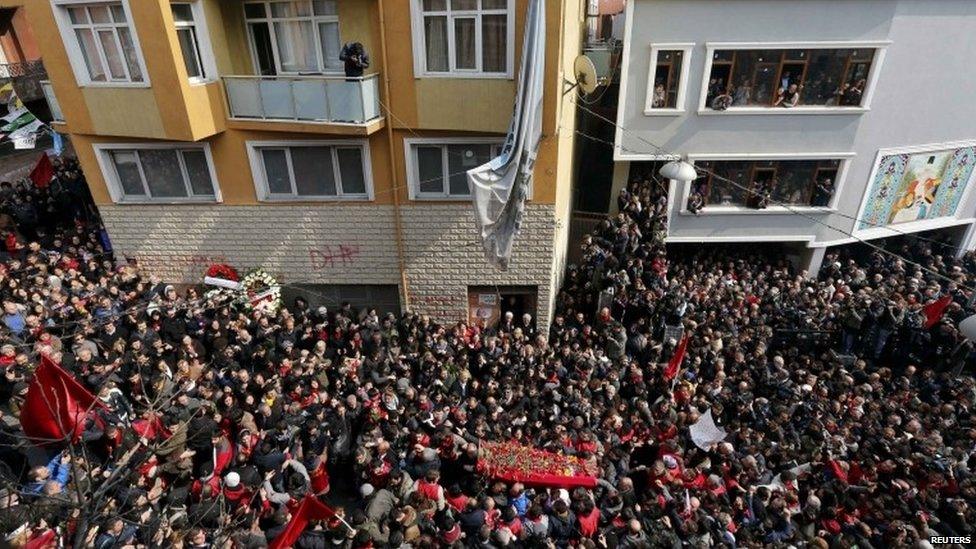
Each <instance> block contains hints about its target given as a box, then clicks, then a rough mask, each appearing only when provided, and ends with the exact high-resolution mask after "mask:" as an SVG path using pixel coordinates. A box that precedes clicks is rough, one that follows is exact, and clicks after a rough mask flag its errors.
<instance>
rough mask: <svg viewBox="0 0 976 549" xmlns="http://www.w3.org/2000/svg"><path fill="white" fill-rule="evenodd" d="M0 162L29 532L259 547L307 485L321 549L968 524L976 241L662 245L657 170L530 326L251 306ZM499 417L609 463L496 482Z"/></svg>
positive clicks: (844, 533) (861, 540)
mask: <svg viewBox="0 0 976 549" xmlns="http://www.w3.org/2000/svg"><path fill="white" fill-rule="evenodd" d="M57 168H58V178H67V177H69V176H70V174H71V173H72V171H73V169H74V168H73V166H71V165H70V164H68V163H66V164H59V165H58V167H57ZM2 187H3V189H4V192H5V194H4V197H3V200H4V207H5V208H6V209H7V210H8V211H10V212H11V215H12V216H13V217H14V218H15V220H16V221H17V222H18V224H20V227H21V230H20V232H19V233H16V232H11V233H10V235H11V236H7V245H6V247H5V251H6V255H5V257H4V262H3V264H4V269H3V271H2V273H0V281H2V288H0V293H2V298H3V308H4V317H3V322H2V326H0V330H2V341H3V347H2V349H0V366H2V367H3V374H4V375H3V377H2V381H0V395H2V397H0V398H2V400H3V401H4V402H5V403H6V405H5V406H4V407H3V409H2V413H0V438H2V440H0V456H2V463H3V464H4V468H3V469H4V471H3V473H4V474H3V477H4V478H3V479H2V480H3V483H4V485H3V489H2V491H0V531H2V532H4V533H8V534H10V535H9V536H8V540H9V541H11V543H13V544H14V545H15V546H21V547H23V546H25V545H26V544H28V543H45V542H46V540H49V539H53V538H57V539H61V540H64V543H65V544H66V545H73V546H75V547H95V548H97V549H108V548H117V547H138V546H145V547H184V548H204V547H241V548H245V547H248V548H250V547H255V548H256V547H265V546H266V545H267V544H269V543H273V541H274V540H275V538H276V537H277V536H278V535H280V534H281V533H282V532H283V531H285V529H286V525H287V524H288V523H289V520H290V519H291V518H292V513H293V512H294V511H295V509H296V507H295V504H296V503H297V502H298V501H300V500H302V499H303V498H305V497H307V496H312V497H317V498H320V499H321V500H322V501H324V502H326V503H328V504H329V505H330V506H331V507H332V508H333V509H335V510H336V512H337V513H338V515H337V516H336V517H333V518H329V519H326V520H321V521H313V522H312V523H311V524H310V525H309V526H308V528H307V529H306V530H305V531H304V532H303V533H302V535H301V537H300V538H299V539H298V540H297V542H296V543H295V547H298V548H301V549H312V548H322V547H345V548H365V547H394V548H397V547H418V548H422V547H472V548H474V547H486V548H488V547H506V546H509V547H542V546H550V547H567V546H570V545H574V546H580V547H621V548H634V549H637V548H652V547H653V548H657V547H674V548H676V549H677V548H679V547H714V546H727V547H788V546H795V547H816V548H825V549H826V548H835V547H836V548H849V547H855V546H856V547H859V548H868V547H875V548H881V547H927V546H929V545H928V539H929V538H930V536H934V535H941V536H968V535H971V534H972V530H973V529H974V525H976V516H974V515H976V514H974V510H973V505H974V504H976V502H974V498H976V483H974V477H973V475H972V470H973V467H974V466H976V462H974V459H976V421H974V415H973V402H974V398H976V386H974V383H973V378H972V377H971V373H972V365H973V350H972V345H971V344H970V343H969V342H968V341H965V340H964V338H963V337H962V336H961V335H960V334H959V333H958V331H957V328H956V324H957V322H958V321H959V320H961V319H962V318H963V317H965V316H966V315H967V314H968V313H967V310H968V308H967V302H968V300H969V298H970V297H971V293H970V291H969V290H968V289H967V288H968V287H972V286H973V285H974V284H976V281H974V277H976V265H974V262H973V258H972V257H971V256H967V257H965V258H963V259H955V258H954V257H953V255H952V253H951V251H948V250H946V249H942V248H941V247H940V246H939V245H937V244H935V243H932V242H928V241H920V242H916V243H914V244H910V245H906V246H905V247H904V248H899V249H897V250H896V251H897V252H898V254H900V255H902V256H904V257H908V258H910V259H911V262H909V261H906V260H902V259H897V258H895V257H893V256H890V255H885V254H880V253H873V254H862V255H861V256H854V255H851V256H848V255H842V254H841V253H840V252H831V253H830V254H828V256H827V258H826V260H825V262H824V265H825V266H824V268H823V271H822V272H821V273H819V276H815V277H810V276H805V275H806V273H798V272H795V271H794V270H793V268H791V267H790V265H789V264H788V263H787V262H786V261H784V260H781V259H777V258H775V257H769V256H761V255H740V256H738V257H735V256H731V255H723V254H721V253H719V252H715V251H712V252H709V253H700V254H687V255H686V256H682V257H681V258H671V260H670V261H669V257H668V256H667V254H666V253H665V246H664V236H665V232H664V231H665V229H664V227H665V226H666V223H665V221H666V220H665V216H666V205H667V204H666V197H664V196H662V195H661V194H660V193H659V192H658V191H657V189H659V188H660V187H658V186H656V185H654V184H653V182H651V181H641V180H637V181H634V182H632V184H631V185H630V187H629V188H628V189H626V190H624V191H623V192H622V193H621V195H620V197H619V207H620V213H619V215H616V216H613V217H611V218H608V219H607V220H606V221H604V222H603V223H602V224H601V225H600V226H599V227H598V229H597V230H596V231H595V232H594V233H593V234H592V235H590V236H588V237H586V238H585V239H584V242H583V243H582V244H581V245H582V253H583V258H584V259H583V261H582V262H581V263H580V264H579V265H577V266H571V267H570V268H569V270H568V272H567V275H566V281H565V284H564V287H563V289H562V291H561V292H560V294H559V296H558V304H557V311H556V314H555V315H554V319H553V322H552V323H551V325H550V326H549V327H548V331H545V330H542V331H537V326H536V324H535V322H534V319H533V318H532V317H531V316H528V315H526V316H523V317H522V318H515V317H514V316H513V315H505V316H504V317H503V320H502V321H501V322H500V323H499V325H498V326H471V325H467V324H465V323H464V322H458V323H456V324H438V323H436V322H432V321H431V320H430V319H429V318H427V317H425V316H422V315H416V314H411V313H406V314H403V315H401V316H399V317H395V316H393V315H389V314H388V315H381V314H378V313H377V311H375V310H373V309H366V310H362V311H359V310H355V309H353V308H352V307H351V306H348V305H344V306H341V307H338V308H335V310H332V309H327V308H326V307H315V306H311V307H310V306H309V305H308V303H306V302H305V301H303V300H296V301H295V302H294V303H289V304H287V306H286V307H284V308H282V309H280V311H278V312H277V313H275V314H262V313H261V312H253V311H252V312H245V311H239V310H237V309H235V307H234V306H232V305H228V304H226V303H223V302H220V301H218V300H216V299H215V298H208V297H207V296H205V295H204V294H203V293H202V292H201V291H200V290H199V289H195V288H189V289H187V290H185V291H183V292H179V291H177V290H176V289H175V288H174V287H173V286H168V285H166V284H164V283H162V282H161V281H160V280H158V279H157V278H155V277H154V276H153V275H152V274H151V273H145V272H143V271H140V270H139V269H138V267H137V266H135V265H130V264H116V263H115V262H114V261H113V260H112V259H111V257H110V255H109V254H108V253H107V252H108V250H107V249H106V245H107V242H106V241H105V240H104V238H101V237H100V236H99V234H100V233H99V232H98V231H97V225H95V224H94V223H95V222H94V221H93V220H92V218H91V217H90V213H91V212H90V211H89V209H88V208H80V209H79V208H77V207H73V206H71V205H70V204H67V205H66V207H63V208H62V210H63V211H62V212H60V216H61V217H58V218H57V219H62V220H66V221H64V222H60V223H55V222H53V221H47V222H46V221H45V219H46V218H47V216H45V215H39V216H37V217H36V219H35V222H33V223H28V224H27V225H25V224H24V220H27V221H30V219H29V216H28V217H25V216H21V215H18V214H17V213H16V212H17V211H18V208H21V207H22V204H24V203H33V204H34V206H35V209H40V210H43V209H44V208H45V207H49V208H57V203H58V202H57V200H56V199H55V198H53V197H52V195H53V191H50V190H47V189H44V190H39V189H35V188H31V187H28V186H24V185H20V186H17V187H9V186H7V185H6V184H4V185H2ZM920 266H921V267H920ZM922 267H924V268H922ZM933 273H939V276H936V274H933ZM950 280H951V281H950ZM942 295H950V296H952V298H953V300H954V302H953V304H952V305H950V306H949V308H948V310H947V311H946V313H945V315H944V316H943V317H942V319H941V321H940V322H938V323H937V324H936V325H935V326H933V327H931V328H929V329H926V328H925V327H924V326H925V322H924V319H923V318H922V317H923V316H924V315H923V314H922V312H921V308H922V306H923V305H925V304H927V303H929V302H932V301H934V300H935V299H936V298H938V297H940V296H942ZM803 334H814V335H816V337H819V338H821V339H819V340H816V341H817V342H816V344H813V345H811V344H810V343H809V340H805V339H802V338H801V337H800V336H801V335H803ZM685 336H687V337H688V344H687V350H686V355H685V359H684V362H683V365H682V367H681V369H680V370H679V372H678V374H677V376H676V377H674V379H667V377H666V376H665V375H664V368H665V364H667V363H668V362H669V360H670V359H671V357H672V356H673V355H674V353H675V352H676V348H677V347H678V346H679V342H680V341H681V339H682V338H684V337H685ZM41 354H47V355H49V356H50V357H51V358H52V359H54V360H55V361H56V362H58V363H60V364H61V366H62V367H63V368H64V369H65V370H67V371H68V372H70V373H71V374H72V375H73V376H74V377H75V378H76V379H77V380H78V381H79V382H81V384H82V385H84V386H85V387H86V388H87V389H89V390H90V391H91V392H92V393H93V394H95V395H97V397H98V399H99V401H100V402H101V403H102V406H99V407H98V408H97V409H95V411H93V412H92V414H90V416H89V418H88V419H87V420H86V424H85V425H84V432H83V433H82V434H81V437H80V439H79V440H78V441H77V442H75V443H74V444H70V445H69V444H66V443H61V444H53V445H52V444H48V445H46V446H40V447H39V446H37V445H34V444H31V442H29V441H27V440H26V439H25V437H24V435H23V433H22V432H21V419H22V418H20V417H19V412H20V408H21V406H22V405H23V402H24V396H25V394H26V392H27V390H28V382H29V380H30V378H31V372H32V370H33V369H34V368H36V367H37V364H38V359H37V357H38V356H39V355H41ZM709 410H711V414H712V417H713V418H714V419H715V421H716V423H717V424H718V426H719V427H720V428H722V429H724V430H725V431H726V432H727V433H728V436H727V437H726V438H725V440H723V441H721V442H718V443H714V444H711V445H709V446H707V447H705V448H700V447H698V446H697V445H696V444H695V443H693V441H692V440H691V438H690V435H689V427H690V426H691V425H693V424H694V423H695V422H696V421H698V419H699V418H700V417H701V416H702V415H703V414H705V413H706V412H707V411H709ZM484 440H492V441H511V442H514V443H518V444H522V445H525V446H529V447H533V448H538V449H544V450H550V451H553V452H559V453H563V454H570V455H574V456H576V457H578V458H579V459H580V460H582V461H584V462H587V463H589V464H590V465H592V466H593V467H594V468H596V469H597V470H599V471H600V472H601V473H600V475H599V477H600V478H599V481H598V484H597V486H596V487H595V488H593V489H587V488H575V489H561V488H543V487H540V486H525V485H523V484H521V483H506V482H501V481H497V480H493V479H490V478H485V477H483V476H482V475H481V474H480V473H479V471H478V468H477V462H478V457H479V443H480V442H481V441H484ZM31 540H33V541H31ZM36 546H43V545H36Z"/></svg>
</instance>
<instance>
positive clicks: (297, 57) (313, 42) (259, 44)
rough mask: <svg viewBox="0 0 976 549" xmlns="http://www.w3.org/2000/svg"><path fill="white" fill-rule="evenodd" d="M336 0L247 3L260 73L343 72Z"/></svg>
mask: <svg viewBox="0 0 976 549" xmlns="http://www.w3.org/2000/svg"><path fill="white" fill-rule="evenodd" d="M336 4H337V2H336V0H290V1H288V0H285V1H275V2H271V1H260V2H248V3H246V4H244V17H245V19H246V21H247V28H248V34H249V36H250V40H251V47H252V48H253V51H254V54H255V55H254V59H255V62H256V63H257V67H256V68H257V70H258V71H259V72H260V73H261V74H262V75H266V76H267V75H275V74H281V73H321V72H341V71H342V67H343V64H342V62H341V61H339V53H340V52H341V50H342V42H341V41H340V39H339V12H338V8H337V6H336Z"/></svg>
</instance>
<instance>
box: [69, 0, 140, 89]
mask: <svg viewBox="0 0 976 549" xmlns="http://www.w3.org/2000/svg"><path fill="white" fill-rule="evenodd" d="M58 16H59V25H61V26H62V31H63V32H62V35H63V36H65V46H66V47H67V48H68V52H69V56H70V57H71V60H72V65H73V66H74V67H75V73H76V75H77V76H78V79H79V81H80V82H81V83H83V84H91V83H126V82H135V83H142V82H144V81H145V77H144V70H143V68H144V65H143V61H142V58H141V56H140V54H139V48H138V45H137V42H136V37H135V32H134V31H133V30H132V28H131V25H130V23H129V19H128V13H127V10H126V8H125V6H124V4H123V3H122V2H93V3H87V4H76V3H71V4H63V5H59V6H58ZM69 36H71V37H73V38H69Z"/></svg>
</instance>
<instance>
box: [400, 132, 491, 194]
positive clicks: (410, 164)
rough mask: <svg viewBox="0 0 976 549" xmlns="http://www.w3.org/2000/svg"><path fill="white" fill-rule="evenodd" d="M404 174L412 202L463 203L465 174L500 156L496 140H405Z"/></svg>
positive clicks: (465, 186)
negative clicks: (406, 175) (423, 200)
mask: <svg viewBox="0 0 976 549" xmlns="http://www.w3.org/2000/svg"><path fill="white" fill-rule="evenodd" d="M406 147H407V154H408V157H407V171H408V182H409V184H410V198H411V199H430V198H446V199H455V198H458V199H466V198H470V197H471V192H470V190H469V189H468V173H467V172H468V170H470V169H471V168H476V167H478V166H480V165H482V164H484V163H486V162H488V161H489V160H491V159H492V158H494V157H496V156H498V155H499V154H500V152H501V148H502V142H501V141H499V140H497V139H495V138H488V139H483V140H477V141H471V140H464V141H458V142H453V141H450V142H445V141H444V140H440V141H439V142H437V141H436V140H435V141H428V140H426V139H418V140H407V144H406Z"/></svg>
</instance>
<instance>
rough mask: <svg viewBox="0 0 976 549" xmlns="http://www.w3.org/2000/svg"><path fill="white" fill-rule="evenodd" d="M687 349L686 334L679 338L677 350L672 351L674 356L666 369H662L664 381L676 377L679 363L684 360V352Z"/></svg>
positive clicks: (679, 367)
mask: <svg viewBox="0 0 976 549" xmlns="http://www.w3.org/2000/svg"><path fill="white" fill-rule="evenodd" d="M687 349H688V334H685V336H684V337H682V338H681V343H679V344H678V348H677V349H675V350H674V355H673V356H672V357H671V360H669V361H668V366H667V368H665V369H664V379H667V380H672V379H674V376H676V375H678V370H680V369H681V362H682V361H683V360H684V359H685V350H687Z"/></svg>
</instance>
